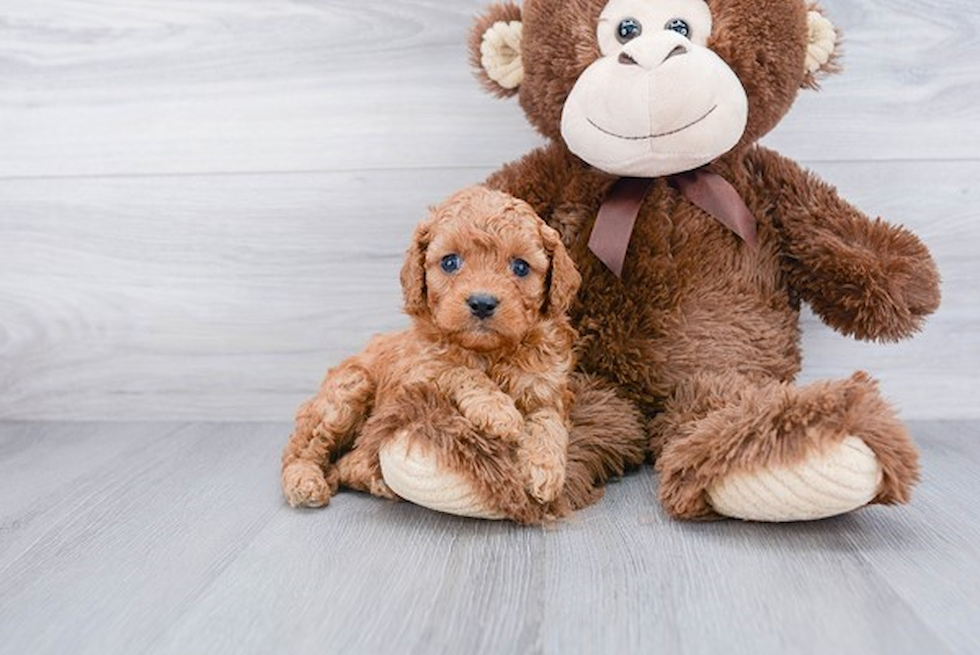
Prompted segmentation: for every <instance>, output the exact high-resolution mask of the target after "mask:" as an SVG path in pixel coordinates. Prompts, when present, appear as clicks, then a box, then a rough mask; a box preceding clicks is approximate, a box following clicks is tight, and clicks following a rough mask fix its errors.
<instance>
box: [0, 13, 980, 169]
mask: <svg viewBox="0 0 980 655" xmlns="http://www.w3.org/2000/svg"><path fill="white" fill-rule="evenodd" d="M487 4H489V2H486V1H485V0H454V2H431V1H427V0H398V1H397V2H396V1H395V0H361V1H360V2H357V3H350V2H347V1H346V0H319V1H302V2H301V1H288V0H258V1H255V2H248V3H240V2H228V1H219V0H211V1H207V2H202V1H200V0H180V1H168V2H161V1H156V2H149V3H140V4H139V5H132V4H130V3H127V2H124V1H123V0H94V1H91V2H86V3H84V4H82V5H78V4H75V3H71V2H65V1H57V0H33V1H32V2H22V3H14V2H7V3H4V6H3V8H2V10H0V16H2V17H3V20H2V21H0V79H3V80H4V84H3V86H2V87H0V125H3V130H0V152H3V153H4V157H3V158H2V160H0V176H5V177H21V176H50V175H132V174H141V175H147V174H160V173H178V174H187V173H192V172H200V173H212V172H255V171H296V170H332V171H334V170H351V169H358V170H360V169H366V168H370V169H378V168H382V169H388V168H399V169H402V168H408V169H414V168H421V167H444V166H496V165H498V164H499V163H501V162H504V161H508V160H510V159H512V158H514V157H516V156H517V155H519V154H520V153H522V152H525V151H526V150H528V148H529V146H530V145H531V144H533V143H536V142H537V138H536V137H535V136H534V133H533V132H532V130H531V129H530V128H529V127H528V126H527V125H526V124H525V121H524V119H523V116H522V115H521V112H520V111H519V109H518V108H517V106H516V103H502V102H497V101H494V100H491V99H490V98H488V97H486V96H485V95H484V94H483V93H482V92H481V91H480V89H479V87H478V85H477V84H476V83H475V82H474V80H473V79H472V78H471V76H470V73H469V70H468V64H467V63H466V62H467V54H466V51H465V42H466V37H467V30H468V27H469V24H470V21H471V19H472V17H473V16H474V15H475V14H476V13H477V12H478V11H480V10H481V9H482V8H483V7H485V6H486V5H487ZM822 4H823V5H825V6H826V8H827V10H828V11H829V13H830V15H831V17H832V18H833V19H834V20H835V21H836V22H837V23H838V24H839V25H840V26H841V28H842V30H844V33H845V35H846V38H847V41H846V51H845V53H846V59H845V60H844V61H845V64H846V66H847V72H846V74H844V75H840V76H838V77H835V78H831V79H828V80H827V81H826V83H825V85H824V92H823V93H820V94H816V93H807V94H803V95H802V96H801V100H800V106H799V107H797V109H796V111H795V112H794V113H793V114H792V116H791V117H790V118H788V119H787V120H786V121H785V122H784V123H783V125H781V126H780V128H779V129H778V130H777V132H776V133H775V134H774V135H773V136H772V139H771V142H772V143H773V144H775V145H776V146H777V147H779V148H780V149H782V150H784V151H785V152H786V154H788V155H790V156H793V157H797V158H800V159H806V160H808V161H827V160H841V159H848V160H852V159H862V160H863V159H873V160H882V159H920V158H928V159H938V158H943V159H945V158H950V159H966V158H974V157H976V156H977V155H978V153H980V133H978V131H977V130H975V129H971V128H972V127H973V126H975V125H976V124H977V123H978V122H980V104H978V103H977V102H976V99H977V96H976V94H977V91H976V88H977V85H976V81H977V70H976V64H975V62H976V61H977V59H978V58H980V40H978V38H977V34H978V30H980V12H978V10H977V6H976V3H974V2H973V1H972V0H952V1H947V2H939V1H938V0H900V1H892V2H884V1H883V0H825V2H823V3H822ZM45 144H46V145H47V147H44V146H45ZM39 145H40V146H41V147H39Z"/></svg>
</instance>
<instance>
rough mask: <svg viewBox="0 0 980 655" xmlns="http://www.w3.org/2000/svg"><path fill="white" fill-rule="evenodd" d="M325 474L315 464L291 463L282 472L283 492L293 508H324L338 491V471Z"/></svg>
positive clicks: (300, 461)
mask: <svg viewBox="0 0 980 655" xmlns="http://www.w3.org/2000/svg"><path fill="white" fill-rule="evenodd" d="M331 473H333V475H329V474H324V472H323V470H322V469H321V468H320V467H319V466H317V465H316V464H314V463H313V462H307V461H303V460H298V461H295V462H290V463H289V464H288V465H287V466H286V468H284V469H283V471H282V492H283V495H285V496H286V501H287V502H289V504H290V505H291V506H293V507H323V506H324V505H326V504H328V503H329V502H330V496H332V495H333V494H334V493H336V491H337V480H336V478H337V475H336V471H334V470H331Z"/></svg>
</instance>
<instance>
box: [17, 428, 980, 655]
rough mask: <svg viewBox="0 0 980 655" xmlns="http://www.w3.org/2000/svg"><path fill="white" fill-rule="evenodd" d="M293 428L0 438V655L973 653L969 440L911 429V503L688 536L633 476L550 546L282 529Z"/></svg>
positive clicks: (644, 473)
mask: <svg viewBox="0 0 980 655" xmlns="http://www.w3.org/2000/svg"><path fill="white" fill-rule="evenodd" d="M288 429H289V426H288V425H287V424H280V423H276V424H270V423H163V422H156V423H38V422H28V423H0V652H3V653H5V654H6V653H10V654H11V655H13V654H17V655H26V654H30V655H46V654H51V655H74V654H82V653H92V654H99V655H114V654H117V653H118V654H126V655H132V654H135V653H159V654H170V653H172V654H174V655H177V654H180V655H185V654H197V653H202V654H203V653H207V654H208V655H221V654H223V653H228V654H234V655H248V654H251V653H295V654H304V653H310V654H314V653H315V654H318V655H322V654H324V653H338V654H339V653H343V654H344V655H351V654H359V653H365V654H369V653H371V654H373V653H416V654H427V653H454V654H455V653H469V654H474V655H475V654H479V653H507V654H512V653H544V654H551V653H554V654H559V653H560V654H562V655H566V654H570V653H571V654H574V653H583V654H590V655H594V654H597V653H621V654H624V655H627V654H631V653H658V652H666V653H692V654H701V653H705V654H709V653H710V654H715V653H718V652H722V649H724V652H731V653H737V654H742V653H745V654H749V653H752V654H757V653H762V654H766V653H801V654H807V653H861V654H875V653H882V654H885V653H887V654H888V655H900V654H905V653H908V654H910V655H911V654H915V655H921V654H922V653H930V654H937V655H939V654H945V653H951V654H961V655H972V654H975V653H977V652H980V623H978V617H980V548H978V546H977V544H978V543H980V507H978V505H977V503H976V497H977V492H978V491H980V473H978V471H980V448H978V446H977V444H978V436H980V435H978V433H980V424H978V423H976V422H945V421H929V422H916V423H913V424H912V429H913V433H914V434H915V436H916V438H917V440H918V442H919V444H920V446H921V447H922V450H923V460H924V461H923V464H924V473H925V476H924V480H923V482H922V483H921V485H920V487H919V488H918V490H917V493H916V494H915V496H914V499H913V502H912V504H911V505H909V506H906V507H901V508H880V507H873V508H867V509H864V510H861V511H859V512H857V513H854V514H852V515H849V516H845V517H840V518H836V519H830V520H825V521H818V522H814V523H808V524H796V525H758V524H747V523H739V522H733V521H721V522H713V523H701V524H692V523H678V522H673V521H670V520H668V519H666V518H665V517H664V515H663V514H662V512H661V511H660V510H659V508H658V507H657V506H656V504H655V503H654V500H653V497H652V493H653V488H654V484H655V478H654V475H653V473H652V471H651V469H650V468H649V467H645V468H643V469H642V470H640V471H638V472H636V473H633V474H631V475H629V476H628V477H627V478H626V479H624V480H622V481H621V482H619V483H615V484H613V485H611V486H610V487H609V490H608V492H607V494H606V497H605V498H604V499H603V500H602V501H601V502H600V503H599V504H598V505H596V506H594V507H592V508H589V509H587V510H584V511H582V512H580V513H578V514H577V515H576V516H573V517H571V518H570V519H568V520H565V521H563V522H560V523H558V524H556V525H554V526H550V527H545V528H524V527H520V526H515V525H511V524H506V523H494V522H483V521H476V520H467V519H459V518H455V517H449V516H443V515H439V514H436V513H433V512H429V511H427V510H424V509H422V508H419V507H415V506H412V505H409V504H407V503H394V502H390V501H383V500H379V499H375V498H372V497H369V496H365V495H361V494H356V493H350V492H345V493H342V494H341V495H340V496H338V497H337V498H335V500H334V502H333V504H332V505H331V506H330V507H328V508H326V509H322V510H310V511H299V510H293V509H290V508H289V507H287V506H286V505H285V504H284V503H283V501H282V500H281V498H280V496H279V492H278V487H277V479H276V478H277V458H278V453H279V449H280V447H281V445H282V443H283V441H284V438H285V435H286V433H287V432H288Z"/></svg>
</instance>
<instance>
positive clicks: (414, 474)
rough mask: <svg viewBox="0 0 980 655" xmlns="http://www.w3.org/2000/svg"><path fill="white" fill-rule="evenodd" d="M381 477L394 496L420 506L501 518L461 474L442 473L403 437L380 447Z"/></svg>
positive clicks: (433, 460) (433, 459) (432, 458)
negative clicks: (396, 495)
mask: <svg viewBox="0 0 980 655" xmlns="http://www.w3.org/2000/svg"><path fill="white" fill-rule="evenodd" d="M379 456H380V459H381V475H382V477H383V478H384V481H385V483H386V484H387V485H388V487H389V488H390V489H391V490H392V491H394V492H395V493H396V494H398V495H399V496H401V497H402V498H404V499H405V500H408V501H410V502H413V503H415V504H416V505H421V506H422V507H427V508H429V509H432V510H435V511H437V512H444V513H446V514H455V515H457V516H468V517H471V518H478V519H503V518H505V516H504V514H503V513H502V512H499V511H496V510H494V509H492V508H490V507H487V506H486V503H485V502H484V501H483V500H482V499H481V498H480V497H479V495H478V494H477V492H476V490H475V489H474V488H473V486H472V485H471V484H470V483H469V482H468V481H467V480H466V479H465V478H464V477H463V476H461V475H459V474H458V473H454V472H452V471H447V470H445V468H444V467H442V466H440V464H439V462H437V461H436V457H435V455H433V454H432V453H431V452H429V451H427V450H426V449H424V448H422V447H420V446H419V445H418V444H414V445H413V446H412V447H410V446H409V443H408V439H407V437H406V436H405V435H404V434H398V435H395V437H394V438H393V439H392V440H391V441H390V442H388V443H387V444H385V445H384V446H382V447H381V450H380V452H379Z"/></svg>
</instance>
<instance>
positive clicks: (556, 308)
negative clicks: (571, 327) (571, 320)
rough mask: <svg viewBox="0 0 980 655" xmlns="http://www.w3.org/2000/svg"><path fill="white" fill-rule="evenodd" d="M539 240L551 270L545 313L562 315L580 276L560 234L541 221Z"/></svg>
mask: <svg viewBox="0 0 980 655" xmlns="http://www.w3.org/2000/svg"><path fill="white" fill-rule="evenodd" d="M539 229H540V231H541V242H542V243H543V244H544V249H545V250H546V251H547V252H548V256H549V257H550V259H551V270H550V271H549V273H548V299H547V301H546V302H545V306H544V312H545V315H547V316H550V317H558V316H564V315H565V313H566V312H568V309H569V307H571V306H572V300H574V299H575V292H576V291H578V287H579V284H581V283H582V277H581V276H580V275H579V273H578V269H576V268H575V263H574V262H573V261H572V258H571V257H569V256H568V251H567V250H565V245H564V244H563V243H562V242H561V236H560V235H559V234H558V231H557V230H555V229H554V228H552V227H550V226H549V225H546V224H545V223H544V221H542V222H541V227H540V228H539Z"/></svg>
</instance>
